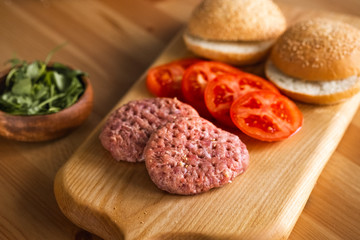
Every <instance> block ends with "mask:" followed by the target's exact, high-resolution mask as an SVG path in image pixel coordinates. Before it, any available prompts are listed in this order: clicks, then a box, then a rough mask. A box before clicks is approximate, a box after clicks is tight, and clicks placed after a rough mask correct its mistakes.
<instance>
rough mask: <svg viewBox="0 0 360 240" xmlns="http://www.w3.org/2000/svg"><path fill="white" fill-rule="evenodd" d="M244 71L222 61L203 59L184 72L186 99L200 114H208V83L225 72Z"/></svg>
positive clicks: (183, 91) (184, 94) (183, 88)
mask: <svg viewBox="0 0 360 240" xmlns="http://www.w3.org/2000/svg"><path fill="white" fill-rule="evenodd" d="M229 73H233V74H237V73H243V72H242V71H240V70H239V69H237V68H234V67H232V66H230V65H227V64H225V63H221V62H213V61H203V62H199V63H196V64H194V65H191V66H190V67H189V68H188V69H187V70H186V71H185V73H184V77H183V80H182V84H181V88H182V94H183V96H184V98H185V101H186V102H188V103H189V104H190V105H192V106H193V107H195V108H196V109H197V110H198V111H199V113H200V114H203V115H207V114H209V113H208V110H207V108H206V105H205V102H204V91H205V87H206V85H207V83H208V82H209V81H211V80H213V79H215V78H216V77H217V76H219V75H223V74H229Z"/></svg>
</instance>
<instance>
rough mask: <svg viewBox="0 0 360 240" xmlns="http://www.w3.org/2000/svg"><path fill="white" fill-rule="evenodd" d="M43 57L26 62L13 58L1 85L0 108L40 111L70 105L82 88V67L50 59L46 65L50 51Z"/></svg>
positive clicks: (14, 111)
mask: <svg viewBox="0 0 360 240" xmlns="http://www.w3.org/2000/svg"><path fill="white" fill-rule="evenodd" d="M60 47H62V46H59V47H57V48H56V49H54V50H53V51H51V52H50V53H49V55H48V56H47V58H46V60H45V61H34V62H32V63H27V62H26V61H21V60H19V59H17V58H13V59H10V60H9V61H8V63H11V64H12V68H11V70H10V71H9V73H8V75H7V76H6V79H5V89H3V91H2V92H1V94H0V110H1V111H4V112H7V113H10V114H14V115H40V114H50V113H55V112H59V111H61V110H62V109H65V108H67V107H69V106H71V105H73V104H74V103H75V102H76V101H77V100H78V99H79V97H80V96H81V94H82V93H83V92H84V86H83V84H82V83H81V81H80V79H81V77H82V76H84V75H85V73H83V72H82V71H79V70H72V69H70V68H68V67H67V66H65V65H63V64H60V63H54V64H53V65H52V66H50V67H49V66H47V64H48V63H49V61H50V59H51V57H52V55H53V54H54V53H55V51H57V50H58V49H59V48H60Z"/></svg>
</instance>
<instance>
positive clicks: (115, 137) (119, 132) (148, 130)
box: [99, 98, 199, 162]
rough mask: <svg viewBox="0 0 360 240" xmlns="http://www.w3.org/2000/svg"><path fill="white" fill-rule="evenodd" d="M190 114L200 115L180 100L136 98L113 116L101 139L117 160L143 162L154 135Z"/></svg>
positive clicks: (108, 121)
mask: <svg viewBox="0 0 360 240" xmlns="http://www.w3.org/2000/svg"><path fill="white" fill-rule="evenodd" d="M186 116H199V115H198V113H197V112H196V110H195V109H194V108H192V107H191V106H190V105H187V104H185V103H182V102H180V101H178V100H177V99H171V98H150V99H144V100H137V101H132V102H129V103H128V104H125V105H123V106H122V107H120V108H119V109H117V110H115V112H113V113H112V114H111V115H110V117H109V119H108V120H107V122H106V124H105V127H104V128H103V131H102V132H101V134H100V137H99V138H100V140H101V143H102V145H103V146H104V148H105V149H107V150H108V151H110V153H111V154H112V156H113V157H114V158H115V159H116V160H117V161H121V160H122V161H128V162H141V161H144V158H143V151H144V147H145V146H146V143H147V141H148V140H149V137H150V135H151V134H152V133H153V132H154V131H155V130H157V129H158V128H159V127H161V126H163V125H165V124H166V123H167V122H169V121H173V120H174V119H176V118H177V117H186Z"/></svg>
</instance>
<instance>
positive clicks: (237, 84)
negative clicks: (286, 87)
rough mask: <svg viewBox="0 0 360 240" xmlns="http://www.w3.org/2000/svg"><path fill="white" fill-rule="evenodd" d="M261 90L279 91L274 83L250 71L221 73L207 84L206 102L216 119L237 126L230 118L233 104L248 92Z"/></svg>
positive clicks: (230, 125)
mask: <svg viewBox="0 0 360 240" xmlns="http://www.w3.org/2000/svg"><path fill="white" fill-rule="evenodd" d="M259 90H269V91H273V92H275V93H279V91H278V90H277V88H276V87H275V86H274V85H273V84H271V83H270V82H268V81H267V80H265V79H263V78H261V77H258V76H256V75H253V74H250V73H245V72H244V73H241V74H236V75H234V74H224V75H220V76H218V77H217V78H215V79H214V80H212V81H210V82H209V83H208V84H207V86H206V88H205V94H204V99H205V104H206V107H207V109H208V110H209V112H210V113H211V115H212V116H213V117H214V118H215V119H216V120H218V121H219V122H220V123H222V124H225V125H227V126H229V127H235V125H234V123H233V121H232V120H231V118H230V107H231V104H232V103H233V102H234V101H235V100H236V99H238V98H239V97H241V96H243V95H245V94H246V93H248V92H252V91H259Z"/></svg>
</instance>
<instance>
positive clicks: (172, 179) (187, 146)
mask: <svg viewBox="0 0 360 240" xmlns="http://www.w3.org/2000/svg"><path fill="white" fill-rule="evenodd" d="M144 156H145V163H146V168H147V170H148V172H149V175H150V177H151V179H152V181H153V182H154V183H155V184H156V185H157V186H158V187H159V188H160V189H162V190H165V191H167V192H170V193H175V194H181V195H191V194H197V193H201V192H205V191H208V190H210V189H212V188H216V187H220V186H222V185H224V184H226V183H229V182H231V181H232V180H233V179H234V178H235V177H236V176H237V175H238V174H241V173H242V172H244V171H245V169H246V168H247V166H248V163H249V153H248V151H247V149H246V146H245V144H244V143H242V142H241V140H240V139H239V137H238V136H236V135H234V134H232V133H229V132H226V131H224V130H221V129H219V128H217V127H216V126H214V125H213V124H212V123H210V122H209V121H207V120H205V119H203V118H200V117H192V118H178V119H177V120H175V121H174V122H171V123H167V124H166V125H165V126H163V127H162V128H160V129H159V130H157V131H156V132H155V133H153V135H152V136H151V138H150V140H149V142H148V144H147V145H146V148H145V151H144Z"/></svg>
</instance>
